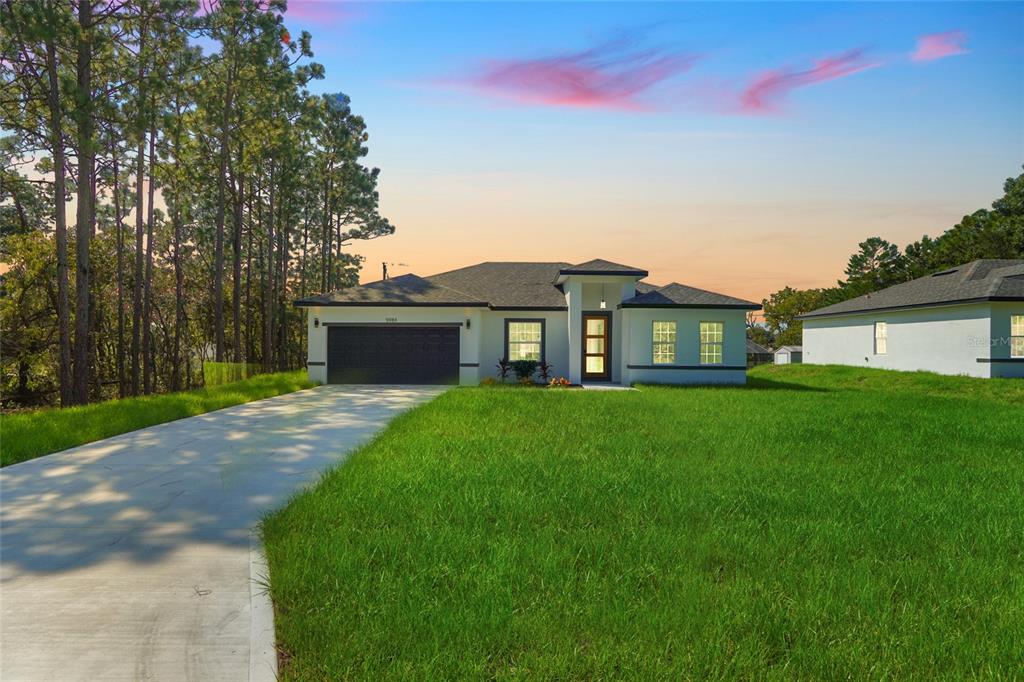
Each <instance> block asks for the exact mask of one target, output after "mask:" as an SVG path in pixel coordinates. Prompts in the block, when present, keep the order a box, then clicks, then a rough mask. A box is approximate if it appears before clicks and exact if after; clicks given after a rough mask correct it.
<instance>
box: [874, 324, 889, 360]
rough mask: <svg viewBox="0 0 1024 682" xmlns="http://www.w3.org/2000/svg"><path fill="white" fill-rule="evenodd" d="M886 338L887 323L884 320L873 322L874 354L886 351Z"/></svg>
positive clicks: (887, 336) (887, 331) (887, 337)
mask: <svg viewBox="0 0 1024 682" xmlns="http://www.w3.org/2000/svg"><path fill="white" fill-rule="evenodd" d="M888 340H889V325H887V324H886V323H885V322H875V355H885V354H886V353H887V352H888V346H887V344H886V342H887V341H888Z"/></svg>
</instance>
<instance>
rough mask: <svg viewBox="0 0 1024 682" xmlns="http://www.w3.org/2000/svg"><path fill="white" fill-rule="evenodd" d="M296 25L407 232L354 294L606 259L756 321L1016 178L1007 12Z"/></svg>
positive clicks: (532, 15) (385, 16)
mask: <svg viewBox="0 0 1024 682" xmlns="http://www.w3.org/2000/svg"><path fill="white" fill-rule="evenodd" d="M290 4H291V7H290V9H289V11H288V14H287V15H286V21H285V23H286V25H287V26H288V27H289V29H290V30H291V31H292V32H293V33H296V34H297V32H298V31H300V30H303V29H305V30H309V31H310V32H311V33H312V35H313V50H314V52H315V54H316V57H315V58H316V61H319V62H321V63H323V64H324V65H325V67H326V70H327V78H326V79H325V80H323V81H319V82H317V83H315V88H314V89H315V90H317V91H322V92H338V91H341V92H344V93H346V94H348V95H349V96H350V97H351V98H352V106H353V109H354V110H355V111H356V113H359V114H361V115H363V116H364V117H365V118H366V121H367V124H368V127H369V131H370V143H369V144H370V150H371V151H370V156H369V159H368V163H369V164H371V165H374V166H378V167H380V168H381V180H380V193H381V208H382V212H383V213H384V215H386V216H387V217H388V218H389V219H390V220H391V221H392V222H393V223H394V224H395V225H396V227H397V232H396V234H395V235H394V236H391V237H387V238H384V239H380V240H377V241H374V242H370V243H368V244H367V243H358V244H356V246H355V247H354V250H355V251H356V252H357V253H361V254H363V255H365V256H366V257H367V263H366V269H365V271H364V277H363V279H364V281H369V280H373V279H378V278H379V276H380V262H381V261H383V260H387V261H389V262H391V263H396V264H398V263H401V264H405V265H395V266H393V267H392V272H393V273H394V274H400V273H405V272H415V273H417V274H420V275H428V274H433V273H436V272H441V271H443V270H447V269H451V268H456V267H460V266H463V265H468V264H472V263H476V262H480V261H486V260H550V261H560V260H566V261H571V262H580V261H585V260H588V259H591V258H596V257H601V258H607V259H610V260H615V261H619V262H623V263H627V264H630V265H636V266H640V267H645V268H647V269H649V270H650V271H651V276H650V278H649V279H650V281H652V282H655V283H659V284H660V283H668V282H670V281H679V282H683V283H686V284H690V285H693V286H698V287H703V288H709V289H714V290H717V291H722V292H724V293H728V294H732V295H736V296H742V297H746V298H750V299H754V300H758V301H759V300H760V299H761V298H763V297H765V296H767V295H768V294H769V293H771V292H772V291H775V290H777V289H779V288H781V287H782V286H785V285H787V284H788V285H792V286H797V287H813V286H824V285H830V284H833V283H834V282H835V280H836V279H837V278H838V277H840V276H841V274H842V270H843V268H844V266H845V263H846V259H847V257H848V256H849V254H850V253H851V252H852V251H853V250H854V249H855V248H856V245H857V242H859V241H861V240H862V239H864V238H866V237H869V236H875V235H877V236H881V237H884V238H886V239H889V240H890V241H893V242H896V243H898V244H899V245H900V246H901V247H902V246H904V245H905V244H906V243H907V242H910V241H913V240H915V239H917V238H919V237H920V236H921V235H923V234H931V235H933V236H934V235H937V234H939V233H941V232H942V231H944V230H945V229H947V228H949V227H951V226H952V225H953V224H954V223H956V222H957V221H958V220H959V219H960V217H961V216H962V215H964V214H965V213H969V212H972V211H974V210H976V209H978V208H981V207H985V206H988V205H989V204H990V203H991V201H992V200H993V199H995V198H996V197H997V196H998V195H999V194H1000V193H1001V186H1002V182H1003V180H1004V179H1005V178H1007V177H1009V176H1011V175H1017V174H1019V173H1020V172H1021V164H1022V163H1024V5H1022V4H1019V3H1018V4H1007V3H1002V4H980V3H972V4H950V3H928V4H889V3H885V4H808V3H791V4H772V3H762V4H734V3H727V4H715V5H710V4H708V5H705V4H684V3H675V4H668V3H662V4H649V5H648V4H635V3H629V4H584V3H573V4H531V3H518V4H472V3H444V4H406V3H370V4H349V3H346V4H340V3H331V2H326V1H319V2H318V1H315V0H301V1H300V0H293V1H292V2H291V3H290Z"/></svg>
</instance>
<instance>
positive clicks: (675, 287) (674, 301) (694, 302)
mask: <svg viewBox="0 0 1024 682" xmlns="http://www.w3.org/2000/svg"><path fill="white" fill-rule="evenodd" d="M622 307H623V308H746V309H747V310H759V309H760V308H761V306H760V305H758V304H757V303H753V302H752V301H744V300H743V299H742V298H734V297H732V296H726V295H725V294H716V293H715V292H713V291H705V290H704V289H697V288H695V287H688V286H686V285H685V284H679V283H678V282H672V284H667V285H665V286H663V287H661V288H658V289H654V290H653V291H648V292H647V293H643V294H637V295H636V296H634V297H633V298H630V299H627V300H625V301H623V302H622Z"/></svg>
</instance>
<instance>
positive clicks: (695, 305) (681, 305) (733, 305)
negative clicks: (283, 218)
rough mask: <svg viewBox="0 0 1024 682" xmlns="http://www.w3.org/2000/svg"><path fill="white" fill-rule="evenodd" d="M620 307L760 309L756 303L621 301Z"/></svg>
mask: <svg viewBox="0 0 1024 682" xmlns="http://www.w3.org/2000/svg"><path fill="white" fill-rule="evenodd" d="M618 307H619V308H728V309H734V310H760V309H761V306H759V305H758V304H756V303H620V304H619V306H618Z"/></svg>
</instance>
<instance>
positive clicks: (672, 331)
mask: <svg viewBox="0 0 1024 682" xmlns="http://www.w3.org/2000/svg"><path fill="white" fill-rule="evenodd" d="M651 339H652V361H653V364H655V365H671V364H672V363H674V362H675V361H676V323H675V322H655V323H654V329H653V334H652V335H651Z"/></svg>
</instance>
